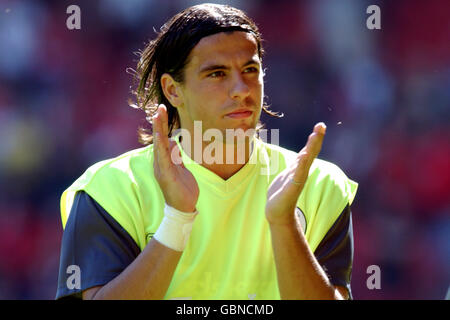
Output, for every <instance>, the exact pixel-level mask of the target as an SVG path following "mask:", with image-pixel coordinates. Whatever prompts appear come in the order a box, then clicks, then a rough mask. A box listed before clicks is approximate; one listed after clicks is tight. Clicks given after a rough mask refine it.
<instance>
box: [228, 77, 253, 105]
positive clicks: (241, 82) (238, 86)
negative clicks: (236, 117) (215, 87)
mask: <svg viewBox="0 0 450 320" xmlns="http://www.w3.org/2000/svg"><path fill="white" fill-rule="evenodd" d="M233 78H234V81H233V84H232V86H231V90H230V96H231V98H232V99H237V100H244V99H245V98H247V97H248V96H249V95H250V88H249V86H248V84H247V83H246V82H245V79H244V78H243V77H242V75H241V74H240V73H239V74H236V75H235V76H234V77H233Z"/></svg>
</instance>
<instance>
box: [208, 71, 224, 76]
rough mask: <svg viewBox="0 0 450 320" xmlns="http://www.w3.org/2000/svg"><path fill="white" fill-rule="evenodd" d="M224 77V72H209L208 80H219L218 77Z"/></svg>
mask: <svg viewBox="0 0 450 320" xmlns="http://www.w3.org/2000/svg"><path fill="white" fill-rule="evenodd" d="M224 76H225V72H223V71H220V70H219V71H214V72H211V73H210V74H208V77H209V78H220V77H224Z"/></svg>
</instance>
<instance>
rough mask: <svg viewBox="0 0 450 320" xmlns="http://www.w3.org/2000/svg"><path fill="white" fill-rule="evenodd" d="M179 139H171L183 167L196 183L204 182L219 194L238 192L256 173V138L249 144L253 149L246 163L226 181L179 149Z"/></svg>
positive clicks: (258, 143) (257, 149) (257, 150)
mask: <svg viewBox="0 0 450 320" xmlns="http://www.w3.org/2000/svg"><path fill="white" fill-rule="evenodd" d="M179 138H180V135H176V136H173V137H172V139H174V140H175V142H176V143H177V145H178V148H179V149H180V153H181V159H182V160H183V164H184V166H185V167H186V168H187V169H188V170H189V171H190V172H191V173H192V174H193V175H194V177H195V179H197V181H199V180H201V181H203V182H206V183H207V184H208V185H209V186H210V187H212V188H213V189H215V190H217V191H219V192H221V193H226V194H234V193H235V192H238V191H239V190H240V189H241V188H242V187H244V186H245V181H247V180H248V179H249V178H250V177H251V176H253V175H254V174H256V172H257V167H258V161H257V160H258V153H259V148H260V142H259V140H258V139H257V138H256V137H253V138H252V142H251V143H252V144H253V148H252V150H251V154H250V157H249V160H248V162H247V163H246V164H245V165H244V166H243V167H242V168H241V169H239V171H237V172H236V173H235V174H233V175H232V176H231V177H229V178H228V179H226V180H225V179H223V178H222V177H220V176H219V175H217V174H216V173H214V172H212V171H211V170H209V169H207V168H205V167H204V166H202V165H201V164H199V163H197V162H195V161H194V160H193V159H192V158H191V157H189V156H188V155H187V154H186V152H185V151H184V150H183V148H182V147H181V143H180V141H179Z"/></svg>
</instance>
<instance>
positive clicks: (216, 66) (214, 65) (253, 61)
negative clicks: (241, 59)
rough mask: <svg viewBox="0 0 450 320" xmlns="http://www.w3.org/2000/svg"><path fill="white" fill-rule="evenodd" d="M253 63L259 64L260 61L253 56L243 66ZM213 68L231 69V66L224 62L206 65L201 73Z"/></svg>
mask: <svg viewBox="0 0 450 320" xmlns="http://www.w3.org/2000/svg"><path fill="white" fill-rule="evenodd" d="M251 64H258V61H257V60H256V59H253V58H252V59H250V60H249V61H247V62H246V63H244V65H243V67H246V66H248V65H251ZM213 70H230V67H227V66H226V65H223V64H212V65H206V66H205V67H203V68H201V69H200V71H199V73H205V72H208V71H213Z"/></svg>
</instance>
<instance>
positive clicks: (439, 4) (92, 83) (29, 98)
mask: <svg viewBox="0 0 450 320" xmlns="http://www.w3.org/2000/svg"><path fill="white" fill-rule="evenodd" d="M196 3H199V2H198V1H186V0H178V1H156V0H127V1H122V0H96V1H87V0H86V1H70V2H69V1H35V0H33V1H25V0H24V1H12V0H11V1H8V0H6V1H5V0H1V1H0V190H1V192H0V299H53V298H54V296H55V292H56V281H57V271H58V263H59V249H60V240H61V235H62V228H61V221H60V216H59V197H60V194H61V192H62V191H63V190H64V189H65V188H66V187H67V186H69V185H70V184H71V182H72V181H73V180H74V179H75V178H76V177H78V176H79V175H80V174H81V173H82V172H83V171H84V170H85V169H86V168H87V167H88V166H89V165H90V164H92V163H94V162H96V161H99V160H101V159H105V158H109V157H113V156H116V155H118V154H120V153H122V152H125V151H126V150H128V149H131V148H135V147H139V145H138V143H137V138H136V128H137V127H138V126H139V125H142V124H144V121H143V120H144V114H143V113H141V112H139V111H136V110H134V109H131V108H130V107H128V106H127V99H128V98H130V97H131V96H130V85H131V76H130V75H129V74H127V73H126V72H125V69H126V68H127V67H134V66H135V64H136V56H135V55H133V52H135V51H137V50H139V49H142V48H143V44H144V42H145V41H147V40H148V39H149V38H151V37H153V35H154V31H153V28H155V29H158V28H159V27H160V26H161V24H162V23H163V22H164V21H165V20H166V19H167V18H168V17H170V16H172V15H173V14H174V13H176V12H178V11H180V10H181V9H184V8H185V7H188V6H190V5H192V4H196ZM222 3H225V1H223V2H222ZM227 3H229V4H231V5H234V6H236V7H238V8H241V9H244V10H245V11H247V13H248V14H249V16H250V17H252V18H254V19H255V21H256V22H257V24H258V25H259V27H260V29H261V31H262V33H263V36H264V38H265V40H266V42H265V48H266V52H267V54H266V56H265V59H264V66H265V67H266V68H267V70H266V72H267V75H266V84H265V89H266V94H267V96H268V100H267V101H268V102H269V103H270V104H271V106H272V109H274V110H278V111H281V112H284V113H285V118H284V119H282V120H272V119H268V118H267V117H263V121H264V122H265V123H266V125H267V128H269V129H270V128H281V130H280V141H281V145H282V146H285V147H288V148H291V149H294V150H298V149H299V148H301V147H302V146H303V145H304V143H305V141H306V137H307V135H308V133H309V131H310V130H311V128H312V126H313V124H314V123H315V122H317V121H325V123H326V124H327V125H328V131H327V136H326V138H325V142H324V146H323V149H322V153H321V155H320V157H321V158H323V159H326V160H330V161H332V162H334V163H336V164H338V165H339V166H340V167H341V168H342V169H343V170H344V171H345V172H346V173H347V174H348V176H349V177H351V178H352V179H354V180H355V181H358V182H359V191H358V194H357V198H356V201H355V203H354V205H353V227H354V236H355V259H354V266H353V277H352V288H353V295H354V298H355V299H442V298H444V297H445V295H446V292H447V288H448V285H449V284H450V214H449V213H450V204H449V198H450V174H449V163H450V129H449V128H450V127H449V119H450V117H449V115H450V41H449V40H450V19H449V16H448V15H449V13H450V2H449V1H445V0H442V1H437V0H433V1H420V0H419V1H356V0H355V1H332V0H331V1H324V0H321V1H282V0H278V1H262V0H251V1H243V0H242V1H229V2H227ZM71 4H77V5H79V6H80V8H81V30H68V29H67V27H66V19H67V17H68V16H69V15H68V14H67V13H66V8H67V7H68V6H69V5H71ZM371 4H377V5H379V6H380V8H381V27H382V29H381V30H368V29H367V28H366V19H367V17H368V16H369V15H368V14H366V8H367V6H368V5H371ZM370 265H378V266H379V267H380V269H381V289H379V290H369V289H368V288H367V286H366V280H367V278H368V277H369V275H368V274H367V273H366V269H367V267H368V266H370Z"/></svg>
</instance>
